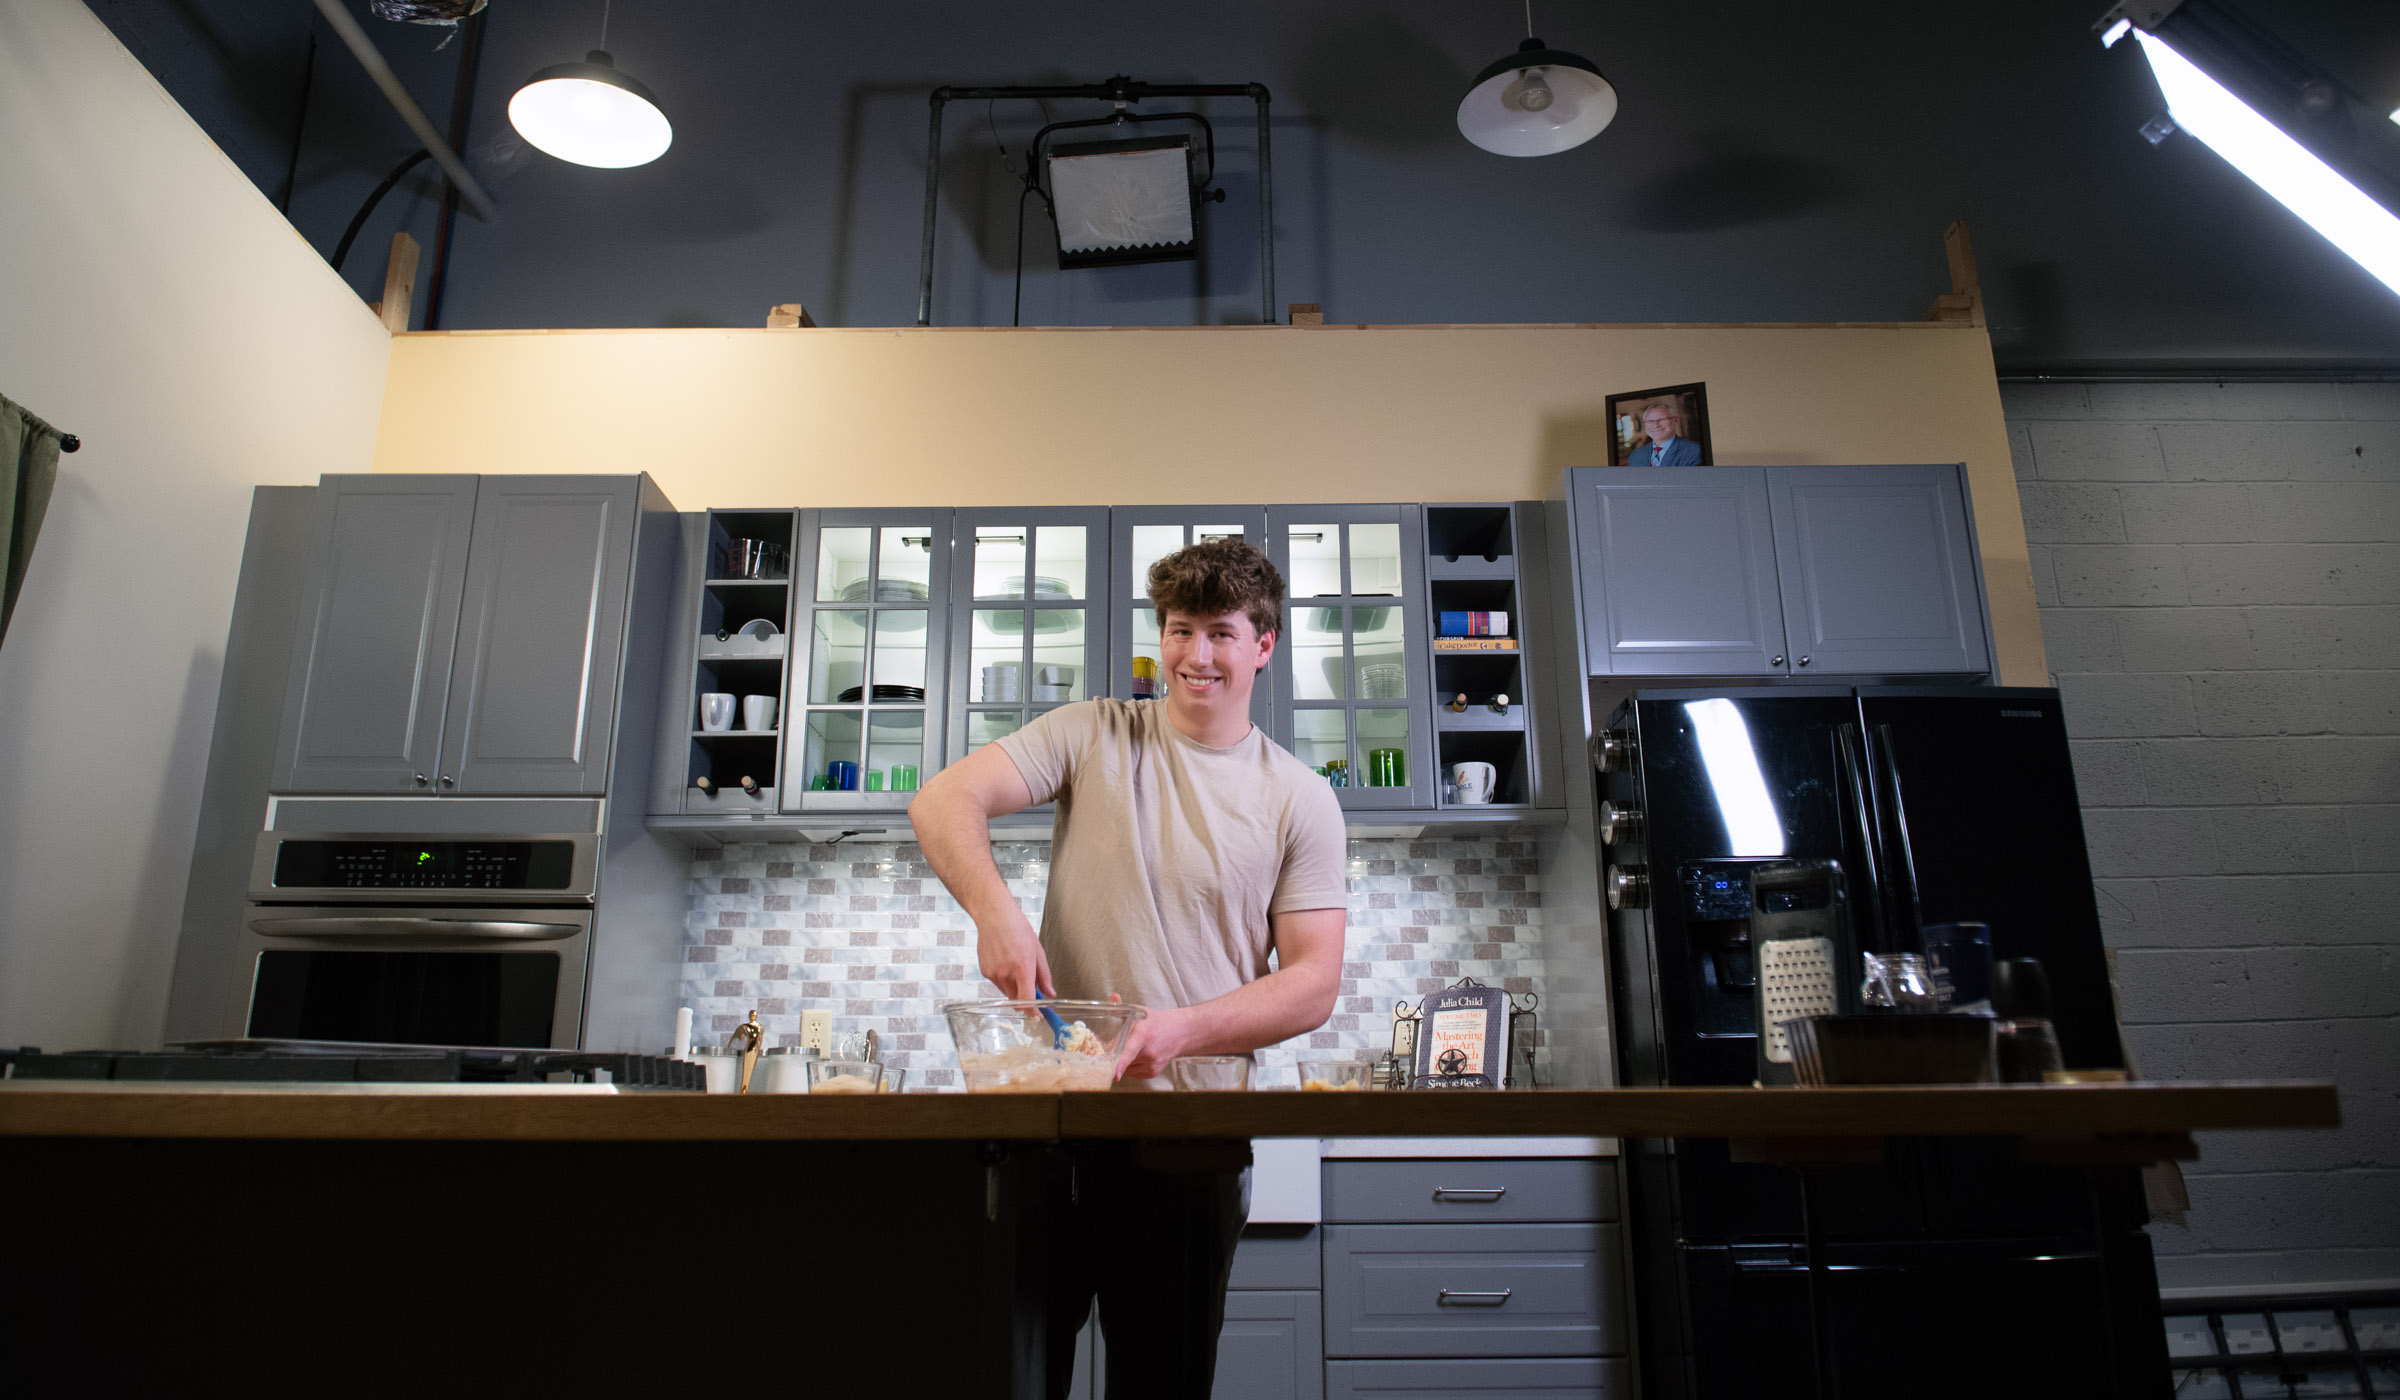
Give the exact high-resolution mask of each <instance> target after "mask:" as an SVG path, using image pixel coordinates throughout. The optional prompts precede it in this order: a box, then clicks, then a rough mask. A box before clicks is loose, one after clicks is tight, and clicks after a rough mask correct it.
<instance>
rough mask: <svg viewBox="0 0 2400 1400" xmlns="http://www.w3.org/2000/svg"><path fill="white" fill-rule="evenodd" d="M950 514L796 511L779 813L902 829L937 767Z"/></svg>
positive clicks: (945, 652)
mask: <svg viewBox="0 0 2400 1400" xmlns="http://www.w3.org/2000/svg"><path fill="white" fill-rule="evenodd" d="M951 515H952V512H951V511H949V510H947V509H938V510H805V511H802V512H801V513H800V552H799V554H798V556H797V557H796V559H795V561H794V564H793V570H792V574H793V580H792V581H793V585H794V587H793V592H794V595H795V596H794V599H793V609H792V634H793V635H792V639H791V646H790V649H789V650H790V658H789V661H788V664H786V666H785V667H784V674H785V677H786V683H787V687H788V693H787V694H786V695H785V696H784V703H783V714H784V720H783V724H784V730H785V735H786V742H785V743H784V745H783V773H782V776H781V779H780V784H781V788H782V806H783V810H784V811H786V812H799V813H802V814H806V815H818V814H825V815H837V816H842V817H848V816H854V815H864V814H870V813H871V814H876V815H878V816H883V817H887V818H889V819H890V820H891V821H893V822H895V823H899V824H902V825H904V824H905V823H906V820H907V818H906V816H905V815H904V813H905V812H906V809H907V807H908V804H909V801H910V799H911V798H913V797H914V796H915V795H916V791H917V789H918V788H920V787H922V786H923V785H924V784H925V782H926V780H927V779H930V778H931V777H932V776H933V775H934V774H935V773H936V772H938V771H940V769H941V765H942V761H943V748H942V711H943V704H944V700H945V698H946V697H945V694H944V689H943V677H944V674H945V672H946V670H947V667H948V665H949V660H950V655H949V627H950V619H951V616H952V612H951V608H950V587H951V585H950V568H951V559H952V555H953V549H952V544H953V541H952V535H951Z"/></svg>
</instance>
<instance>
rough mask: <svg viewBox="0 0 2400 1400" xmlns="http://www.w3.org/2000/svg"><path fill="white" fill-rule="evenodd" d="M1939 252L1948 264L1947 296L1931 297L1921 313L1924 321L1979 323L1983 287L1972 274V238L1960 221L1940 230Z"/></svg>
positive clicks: (1980, 321)
mask: <svg viewBox="0 0 2400 1400" xmlns="http://www.w3.org/2000/svg"><path fill="white" fill-rule="evenodd" d="M1942 252H1943V253H1944V255H1945V256H1947V257H1948V259H1949V261H1950V293H1949V295H1947V296H1940V297H1935V298H1934V299H1933V308H1932V309H1931V310H1929V311H1927V312H1926V313H1925V319H1926V320H1928V321H1963V322H1965V323H1967V324H1968V325H1973V326H1980V325H1982V324H1983V284H1982V282H1981V280H1980V279H1978V278H1977V277H1976V275H1975V235H1974V234H1972V233H1970V232H1968V231H1967V221H1966V220H1964V219H1960V220H1958V221H1956V222H1955V223H1953V224H1951V225H1950V227H1948V228H1946V229H1944V230H1942Z"/></svg>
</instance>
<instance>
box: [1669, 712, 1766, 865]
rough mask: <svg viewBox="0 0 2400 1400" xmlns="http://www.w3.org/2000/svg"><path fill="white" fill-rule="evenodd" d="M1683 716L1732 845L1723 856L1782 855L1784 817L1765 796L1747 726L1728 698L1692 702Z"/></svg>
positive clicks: (1763, 784) (1755, 751)
mask: <svg viewBox="0 0 2400 1400" xmlns="http://www.w3.org/2000/svg"><path fill="white" fill-rule="evenodd" d="M1683 712H1684V713H1685V714H1687V715H1690V716H1691V718H1692V732H1693V734H1694V736H1695V737H1697V738H1698V739H1699V741H1700V766H1701V767H1703V768H1706V769H1707V770H1708V786H1709V790H1710V791H1711V792H1713V793H1715V794H1716V799H1717V814H1718V815H1719V816H1721V817H1723V818H1724V819H1725V835H1726V836H1727V837H1728V838H1730V839H1731V840H1732V842H1733V849H1732V850H1731V851H1729V852H1727V854H1729V855H1737V856H1779V855H1782V854H1783V818H1782V817H1780V816H1778V815H1777V814H1776V812H1775V800H1774V799H1773V798H1771V797H1769V796H1768V795H1767V778H1766V775H1765V774H1764V773H1762V772H1760V771H1759V767H1758V750H1757V749H1755V748H1753V747H1752V746H1751V744H1750V726H1749V725H1748V724H1747V723H1745V722H1743V720H1742V712H1741V709H1740V707H1739V706H1737V705H1735V704H1734V703H1733V702H1732V701H1731V700H1693V701H1690V702H1688V703H1686V704H1685V705H1684V707H1683Z"/></svg>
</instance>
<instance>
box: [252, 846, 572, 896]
mask: <svg viewBox="0 0 2400 1400" xmlns="http://www.w3.org/2000/svg"><path fill="white" fill-rule="evenodd" d="M574 864H575V843H574V842H572V841H452V840H430V841H410V840H406V839H402V838H389V839H382V840H340V841H327V840H310V839H305V838H298V839H290V838H287V839H285V840H283V841H281V842H278V843H277V845H276V848H275V887H276V888H277V889H317V890H405V889H426V890H564V889H566V888H567V885H568V881H569V879H570V878H571V877H572V875H573V872H574Z"/></svg>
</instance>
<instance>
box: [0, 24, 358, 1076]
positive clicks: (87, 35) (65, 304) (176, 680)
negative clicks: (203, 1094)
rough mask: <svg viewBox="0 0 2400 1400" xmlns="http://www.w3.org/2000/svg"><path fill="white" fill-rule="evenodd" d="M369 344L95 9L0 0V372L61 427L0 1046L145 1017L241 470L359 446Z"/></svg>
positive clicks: (36, 582)
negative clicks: (73, 448)
mask: <svg viewBox="0 0 2400 1400" xmlns="http://www.w3.org/2000/svg"><path fill="white" fill-rule="evenodd" d="M329 61H336V62H344V61H347V60H346V59H343V58H342V57H341V56H340V55H338V54H337V55H334V56H333V58H332V59H331V60H329ZM390 347H391V340H390V337H389V336H388V335H386V334H385V332H384V330H383V328H382V326H381V325H380V324H379V323H378V322H377V321H376V319H375V318H374V316H373V315H371V314H370V313H369V312H368V311H367V309H366V307H365V306H364V305H363V304H361V303H360V302H359V300H358V299H357V298H356V297H355V296H353V295H352V294H351V293H350V291H349V290H348V289H347V288H346V287H344V286H343V285H342V283H341V281H340V280H339V279H338V278H336V277H335V276H334V275H333V273H332V271H331V270H330V269H329V268H327V267H326V265H325V262H324V260H323V258H321V257H319V256H318V255H317V254H316V253H315V252H314V251H312V250H311V249H310V248H309V247H308V245H307V244H305V243H303V242H302V241H301V240H300V238H299V236H298V235H297V234H295V233H294V232H293V230H292V228H291V226H290V225H289V224H288V223H286V222H285V221H284V219H283V217H282V216H281V215H280V214H278V213H277V212H276V210H275V208H274V206H273V205H271V204H269V203H268V202H267V201H266V199H265V198H264V197H263V196H261V195H260V194H259V192H258V190H257V189H256V188H255V187H254V186H253V185H252V184H251V183H250V182H249V181H248V180H247V179H244V178H243V176H242V174H241V172H240V171H239V170H237V169H236V168H235V167H234V166H233V164H232V163H231V162H230V161H228V160H227V159H226V158H225V157H224V155H223V154H222V153H221V152H219V151H218V150H217V148H216V147H215V146H213V145H211V144H210V142H209V140H208V138H207V137H206V136H205V135H203V134H202V133H201V131H200V129H199V127H197V126H195V125H194V124H193V123H192V121H191V120H190V118H188V117H186V116H185V115H184V113H183V111H182V110H181V109H180V108H178V107H177V106H176V105H175V104H174V102H173V101H172V100H170V99H169V98H168V97H167V95H166V93H165V92H164V91H162V90H161V89H160V88H159V86H158V85H157V84H156V83H155V82H153V81H152V80H151V78H150V76H149V74H148V73H146V72H145V71H143V69H142V67H141V65H140V64H139V63H137V62H136V61H135V60H134V58H133V56H132V55H130V54H128V53H127V52H126V51H125V50H124V49H123V48H122V47H121V46H120V45H119V44H118V43H117V41H116V40H115V39H114V38H112V37H111V36H110V35H109V33H108V31H107V30H106V29H105V28H103V27H102V26H101V24H100V22H99V21H98V20H96V19H95V18H93V16H92V14H91V12H90V11H88V10H86V9H85V8H84V7H83V6H82V5H80V4H76V3H74V2H73V0H0V394H6V395H7V396H9V397H10V398H12V399H15V400H16V401H17V402H19V403H21V404H23V405H24V406H25V407H26V408H28V409H30V410H31V411H32V412H34V413H36V414H39V415H40V416H42V417H43V418H46V419H48V420H49V421H50V422H52V423H54V424H56V425H58V427H60V428H61V429H62V430H64V431H66V432H70V433H75V434H78V435H80V436H81V437H82V439H83V442H84V448H83V451H82V452H80V453H78V454H77V455H74V456H71V457H66V458H63V459H62V460H61V470H60V473H59V482H58V490H57V493H56V495H55V496H54V497H53V498H52V501H51V504H50V514H49V518H48V521H47V522H46V523H45V524H44V526H43V528H42V535H41V542H40V544H39V545H38V546H37V547H36V549H35V551H34V557H33V568H32V571H31V573H30V574H29V575H28V577H27V579H26V583H25V592H24V595H23V597H22V599H21V600H20V601H19V603H18V605H17V612H16V618H15V621H14V622H13V624H12V625H11V628H10V631H9V633H8V636H7V638H6V639H5V641H0V1044H8V1045H18V1044H32V1045H41V1046H44V1047H46V1048H50V1049H71V1048H76V1047H85V1046H94V1045H117V1046H142V1045H148V1044H154V1043H155V1042H156V1040H157V1038H158V1034H159V1025H160V1019H161V1016H162V1014H163V1011H164V1007H165V998H166V989H167V982H168V977H169V974H170V972H171V970H172V965H173V959H174V951H175V934H176V927H177V922H178V919H179V917H180V913H181V909H182V902H183V886H184V879H185V876H186V874H187V871H188V866H189V862H190V859H191V850H192V837H193V829H194V823H195V822H196V821H197V820H198V813H199V802H200V781H201V775H202V771H203V769H204V768H205V766H206V763H207V758H208V741H209V727H210V724H211V722H212V720H213V718H214V713H215V707H216V698H217V679H218V670H219V667H220V664H221V660H222V651H223V648H224V644H225V632H226V624H227V620H228V618H229V617H230V616H231V613H232V605H233V586H234V575H235V570H236V568H237V566H238V564H239V562H240V559H241V549H242V536H243V527H244V522H245V520H246V517H247V512H248V508H249V499H250V487H251V486H252V485H254V484H258V483H302V482H309V481H313V480H314V479H315V478H316V476H317V475H318V473H320V472H340V471H366V470H368V469H369V466H370V463H371V459H372V455H373V450H374V442H375V427H376V417H377V414H378V412H379V411H380V405H381V402H382V397H383V378H384V371H385V367H386V364H387V362H388V360H389V357H390ZM262 720H263V722H272V717H262Z"/></svg>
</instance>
